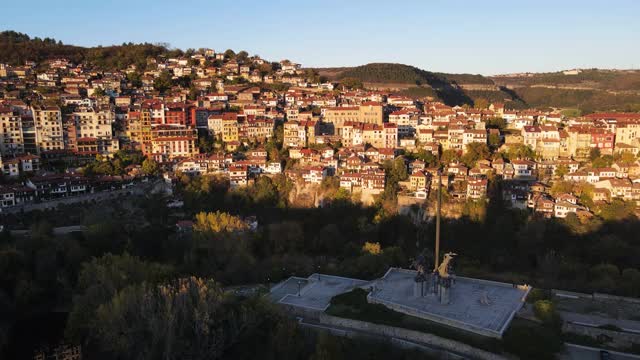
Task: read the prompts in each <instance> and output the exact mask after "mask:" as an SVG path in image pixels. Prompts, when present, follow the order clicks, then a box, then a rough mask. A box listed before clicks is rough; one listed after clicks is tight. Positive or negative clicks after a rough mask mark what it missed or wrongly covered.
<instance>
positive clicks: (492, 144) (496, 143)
mask: <svg viewBox="0 0 640 360" xmlns="http://www.w3.org/2000/svg"><path fill="white" fill-rule="evenodd" d="M488 141H489V148H490V149H491V151H496V150H497V149H498V148H499V147H500V145H501V144H502V140H501V139H500V135H498V134H495V133H490V134H489V139H488Z"/></svg>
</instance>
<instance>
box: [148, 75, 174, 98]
mask: <svg viewBox="0 0 640 360" xmlns="http://www.w3.org/2000/svg"><path fill="white" fill-rule="evenodd" d="M171 86H173V80H172V77H171V73H169V72H168V71H166V70H164V71H162V72H161V73H160V75H159V76H158V77H157V78H155V79H154V80H153V88H154V89H156V90H157V91H159V92H160V93H164V92H165V91H167V90H169V89H171Z"/></svg>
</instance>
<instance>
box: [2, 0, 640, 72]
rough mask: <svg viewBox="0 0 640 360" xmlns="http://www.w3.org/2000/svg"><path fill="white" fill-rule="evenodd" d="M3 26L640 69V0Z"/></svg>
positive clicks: (98, 1) (326, 63) (342, 61)
mask: <svg viewBox="0 0 640 360" xmlns="http://www.w3.org/2000/svg"><path fill="white" fill-rule="evenodd" d="M1 1H2V2H6V4H4V5H3V6H2V8H3V13H4V14H3V16H2V20H0V30H15V31H19V32H23V33H26V34H28V35H30V36H32V37H34V36H39V37H53V38H55V39H56V40H62V42H63V43H65V44H73V45H81V46H95V45H112V44H121V43H123V42H130V41H131V42H151V43H156V42H163V43H169V44H170V45H171V46H172V47H177V48H181V49H183V50H184V49H187V48H196V49H197V48H201V47H206V48H213V49H214V50H216V51H224V50H226V49H229V48H231V49H233V50H235V51H240V50H246V51H247V52H249V53H250V54H258V55H260V56H261V57H263V58H265V59H268V60H272V61H275V60H281V59H290V60H292V61H295V62H299V63H302V65H303V66H305V67H340V66H357V65H362V64H366V63H371V62H394V63H404V64H409V65H413V66H417V67H419V68H422V69H425V70H430V71H438V72H450V73H474V74H484V75H492V74H502V73H512V72H526V71H530V72H546V71H557V70H563V69H572V68H576V67H577V68H593V67H597V68H618V69H629V68H636V69H637V68H640V21H639V19H638V16H639V15H640V1H638V0H601V1H594V0H582V1H577V0H554V1H549V0H516V1H514V0H511V1H502V0H484V1H480V0H415V1H414V0H406V1H405V0H396V1H390V0H387V1H378V0H369V1H365V0H297V1H293V0H262V1H249V0H209V1H192V0H182V1H175V0H174V1H165V0H155V1H143V0H129V1H121V0H107V1H105V0H82V1H79V0H61V1H51V0H31V1H24V0H22V1H18V0H1Z"/></svg>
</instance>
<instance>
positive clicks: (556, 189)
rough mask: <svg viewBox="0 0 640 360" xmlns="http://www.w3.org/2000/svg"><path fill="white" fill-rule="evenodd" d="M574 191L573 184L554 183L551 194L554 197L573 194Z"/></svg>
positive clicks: (560, 181)
mask: <svg viewBox="0 0 640 360" xmlns="http://www.w3.org/2000/svg"><path fill="white" fill-rule="evenodd" d="M572 191H573V183H571V182H569V181H564V180H558V181H554V182H553V185H551V189H549V193H550V194H551V195H553V196H557V195H560V194H571V192H572Z"/></svg>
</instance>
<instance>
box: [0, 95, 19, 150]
mask: <svg viewBox="0 0 640 360" xmlns="http://www.w3.org/2000/svg"><path fill="white" fill-rule="evenodd" d="M0 152H1V154H2V155H3V156H6V155H9V154H22V153H24V138H23V136H22V119H21V118H20V114H19V113H18V112H17V111H13V110H12V109H11V108H9V107H0Z"/></svg>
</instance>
